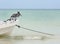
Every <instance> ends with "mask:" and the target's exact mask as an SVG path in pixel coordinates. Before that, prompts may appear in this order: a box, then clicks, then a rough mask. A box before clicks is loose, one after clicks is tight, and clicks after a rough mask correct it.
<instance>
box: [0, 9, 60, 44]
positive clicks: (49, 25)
mask: <svg viewBox="0 0 60 44" xmlns="http://www.w3.org/2000/svg"><path fill="white" fill-rule="evenodd" d="M17 11H19V12H20V13H21V15H22V16H21V17H20V18H18V19H19V24H18V25H20V26H21V27H25V28H28V29H32V30H36V31H40V32H44V33H49V34H54V35H60V10H26V9H25V10H22V9H1V10H0V20H2V21H4V20H7V19H8V18H10V16H11V15H12V14H14V13H17ZM11 35H13V36H16V35H18V36H20V35H23V36H25V35H27V36H30V35H31V36H32V35H37V36H39V35H40V33H37V32H33V31H29V30H25V29H23V28H17V27H15V28H14V29H13V30H12V32H11ZM2 41H3V42H5V43H8V44H10V43H11V44H13V43H14V42H15V41H14V40H11V42H10V41H6V40H5V41H4V40H2ZM32 41H33V42H32ZM55 42H56V41H54V40H52V41H51V40H50V42H49V41H48V42H45V41H40V40H23V41H21V40H19V41H16V43H14V44H20V43H21V44H24V43H26V44H29V43H30V44H37V43H39V44H50V43H52V44H53V43H55ZM59 42H60V41H59V40H58V41H57V42H56V43H59Z"/></svg>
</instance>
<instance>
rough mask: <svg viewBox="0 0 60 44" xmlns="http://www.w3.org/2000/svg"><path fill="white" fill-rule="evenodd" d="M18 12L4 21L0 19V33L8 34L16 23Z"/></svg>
mask: <svg viewBox="0 0 60 44" xmlns="http://www.w3.org/2000/svg"><path fill="white" fill-rule="evenodd" d="M20 15H21V14H20V12H17V13H15V14H12V16H11V17H10V18H9V19H7V20H6V21H0V35H10V34H11V32H12V30H13V28H14V27H15V26H16V25H17V24H18V19H17V18H18V17H19V16H20Z"/></svg>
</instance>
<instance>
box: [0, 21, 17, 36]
mask: <svg viewBox="0 0 60 44" xmlns="http://www.w3.org/2000/svg"><path fill="white" fill-rule="evenodd" d="M9 22H10V23H9ZM9 22H7V23H4V24H2V25H0V35H10V34H11V32H12V30H13V29H14V27H15V25H16V24H17V21H14V22H13V21H9Z"/></svg>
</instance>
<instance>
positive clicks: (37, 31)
mask: <svg viewBox="0 0 60 44" xmlns="http://www.w3.org/2000/svg"><path fill="white" fill-rule="evenodd" d="M20 28H23V29H25V30H29V31H33V32H37V33H42V34H46V35H51V36H53V35H54V34H48V33H44V32H40V31H36V30H32V29H28V28H25V27H20Z"/></svg>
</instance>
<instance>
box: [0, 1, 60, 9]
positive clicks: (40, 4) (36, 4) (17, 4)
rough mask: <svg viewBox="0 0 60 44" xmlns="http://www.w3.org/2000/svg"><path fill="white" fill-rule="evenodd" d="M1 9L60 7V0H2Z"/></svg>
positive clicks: (0, 2)
mask: <svg viewBox="0 0 60 44" xmlns="http://www.w3.org/2000/svg"><path fill="white" fill-rule="evenodd" d="M0 9H60V0H0Z"/></svg>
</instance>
